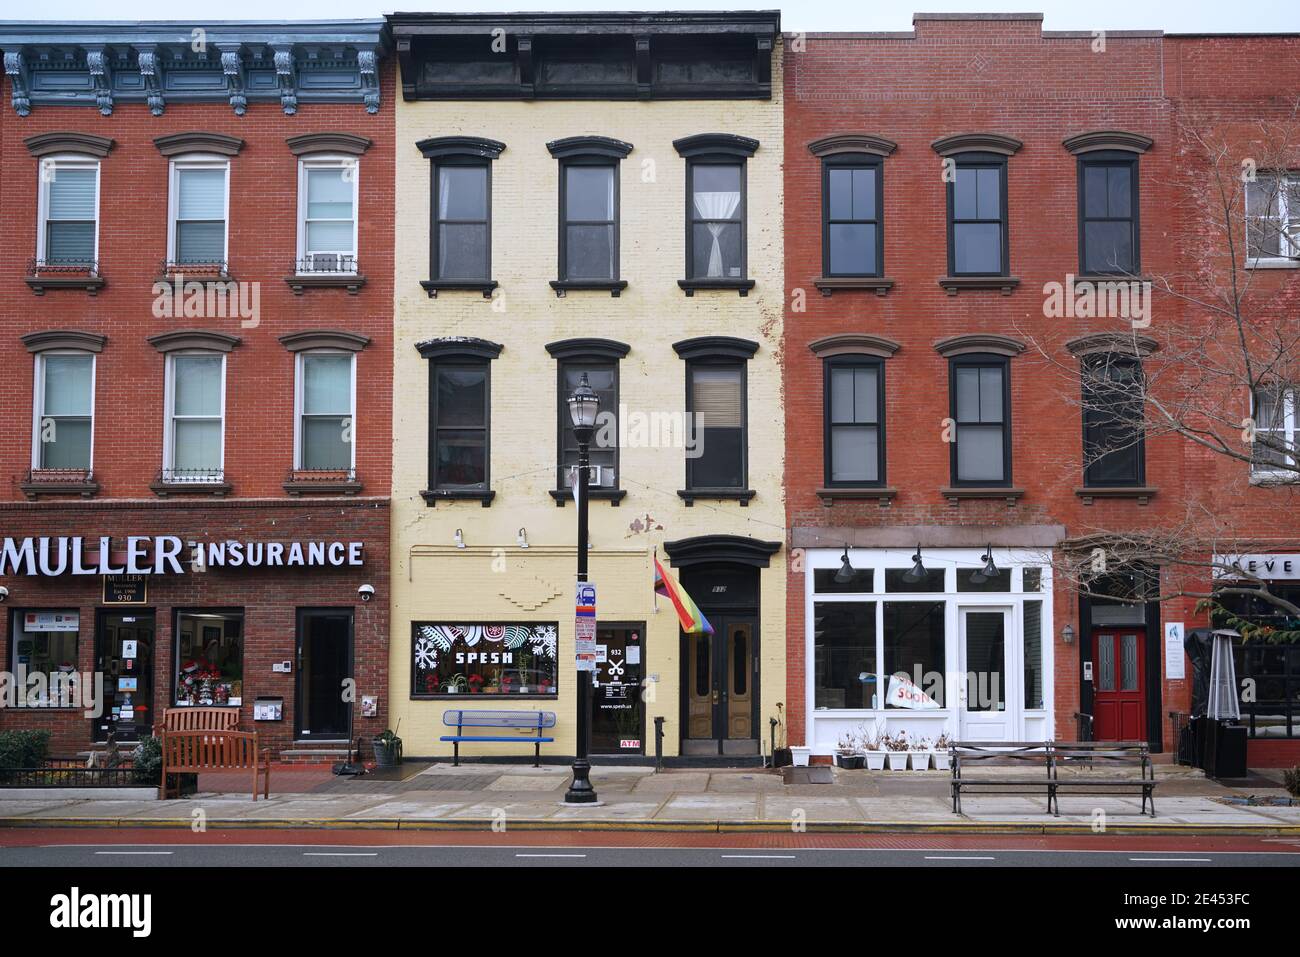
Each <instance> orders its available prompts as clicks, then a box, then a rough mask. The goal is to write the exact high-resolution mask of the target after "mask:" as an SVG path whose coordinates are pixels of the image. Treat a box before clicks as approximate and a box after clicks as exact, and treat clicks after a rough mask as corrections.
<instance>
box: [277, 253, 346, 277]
mask: <svg viewBox="0 0 1300 957" xmlns="http://www.w3.org/2000/svg"><path fill="white" fill-rule="evenodd" d="M293 271H294V274H295V275H298V276H320V275H324V276H354V275H356V274H357V273H359V272H361V264H360V263H358V262H357V257H356V256H350V255H347V254H345V253H312V254H311V255H310V256H304V257H303V258H302V259H298V260H295V261H294V265H293Z"/></svg>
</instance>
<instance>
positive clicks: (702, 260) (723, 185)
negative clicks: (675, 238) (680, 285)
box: [686, 162, 745, 279]
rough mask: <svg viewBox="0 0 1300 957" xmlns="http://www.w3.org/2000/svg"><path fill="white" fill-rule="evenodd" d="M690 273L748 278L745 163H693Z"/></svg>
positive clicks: (689, 172) (690, 175)
mask: <svg viewBox="0 0 1300 957" xmlns="http://www.w3.org/2000/svg"><path fill="white" fill-rule="evenodd" d="M686 175H687V181H688V182H689V184H690V185H689V187H688V189H689V191H690V197H691V203H690V206H691V211H690V229H689V232H688V233H687V248H688V249H689V254H688V256H689V258H688V261H687V269H688V273H687V275H689V276H690V278H692V279H744V278H745V210H744V181H745V167H744V165H743V164H741V163H704V162H698V163H691V164H689V165H688V167H687V173H686Z"/></svg>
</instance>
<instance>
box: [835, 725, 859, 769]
mask: <svg viewBox="0 0 1300 957" xmlns="http://www.w3.org/2000/svg"><path fill="white" fill-rule="evenodd" d="M835 763H836V764H838V765H839V766H840V767H842V768H844V769H845V770H850V769H856V768H860V767H862V756H861V755H860V754H858V748H857V745H856V744H855V743H854V740H853V735H852V734H849V733H845V734H842V735H840V740H839V744H837V745H836V747H835Z"/></svg>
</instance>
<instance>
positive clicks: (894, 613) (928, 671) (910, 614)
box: [884, 601, 944, 707]
mask: <svg viewBox="0 0 1300 957" xmlns="http://www.w3.org/2000/svg"><path fill="white" fill-rule="evenodd" d="M943 670H944V606H943V602H901V601H890V602H885V668H884V671H885V674H886V675H894V674H904V675H907V677H908V678H910V679H911V680H912V681H913V682H915V683H917V684H918V685H921V686H922V687H925V686H928V685H931V684H932V683H933V680H932V679H929V678H927V676H932V675H942V674H943ZM918 677H919V678H920V679H921V680H920V681H917V678H918ZM886 706H887V707H895V705H894V704H893V702H892V701H890V702H887V704H886Z"/></svg>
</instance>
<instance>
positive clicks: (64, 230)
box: [36, 156, 99, 270]
mask: <svg viewBox="0 0 1300 957" xmlns="http://www.w3.org/2000/svg"><path fill="white" fill-rule="evenodd" d="M37 232H38V234H39V235H38V237H37V250H36V260H37V266H38V267H56V268H57V267H64V268H69V267H74V268H78V269H90V270H94V269H95V268H96V266H97V262H98V259H99V162H98V161H97V160H94V159H90V158H87V157H84V156H51V157H44V158H42V160H41V164H40V219H39V222H38V230H37Z"/></svg>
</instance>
